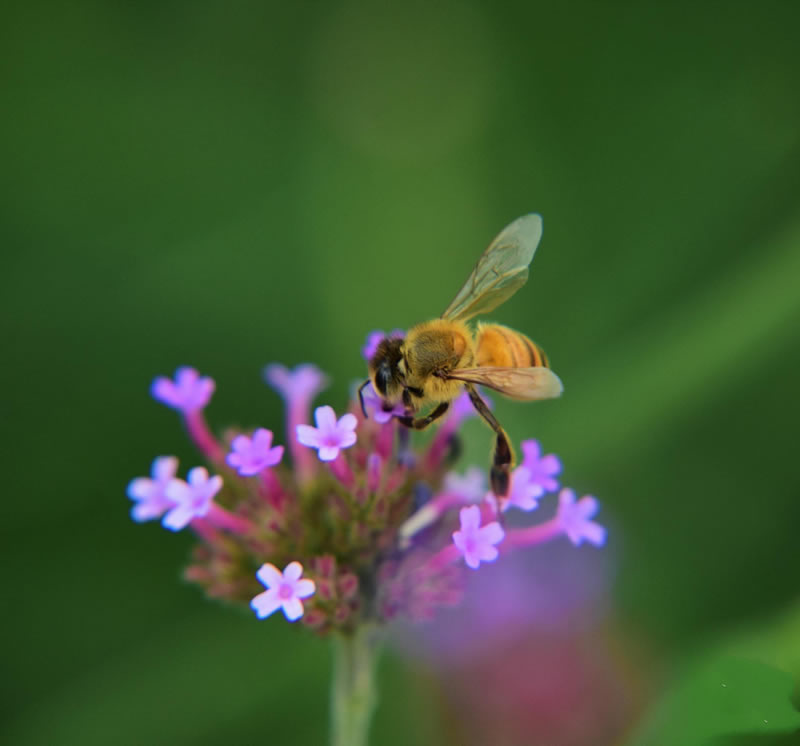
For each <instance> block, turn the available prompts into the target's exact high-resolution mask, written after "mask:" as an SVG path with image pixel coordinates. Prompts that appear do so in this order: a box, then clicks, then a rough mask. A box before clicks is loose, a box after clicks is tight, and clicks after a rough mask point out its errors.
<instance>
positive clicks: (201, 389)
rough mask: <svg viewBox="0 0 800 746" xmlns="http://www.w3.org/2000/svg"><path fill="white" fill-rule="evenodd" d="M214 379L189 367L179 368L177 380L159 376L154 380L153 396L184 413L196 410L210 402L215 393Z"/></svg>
mask: <svg viewBox="0 0 800 746" xmlns="http://www.w3.org/2000/svg"><path fill="white" fill-rule="evenodd" d="M214 385H215V384H214V381H213V379H211V378H209V377H208V376H203V377H202V378H201V377H200V374H199V373H198V372H197V371H196V370H195V369H194V368H189V367H183V368H178V370H177V371H175V380H174V381H173V380H171V379H169V378H165V377H164V376H159V377H158V378H156V379H155V380H154V381H153V385H152V386H151V388H150V393H151V394H152V395H153V398H154V399H156V400H158V401H160V402H161V403H163V404H166V405H167V406H168V407H172V408H173V409H177V410H178V411H179V412H182V413H183V414H190V413H192V412H196V411H198V410H200V409H203V407H205V406H206V404H208V402H209V400H210V399H211V395H212V394H213V393H214Z"/></svg>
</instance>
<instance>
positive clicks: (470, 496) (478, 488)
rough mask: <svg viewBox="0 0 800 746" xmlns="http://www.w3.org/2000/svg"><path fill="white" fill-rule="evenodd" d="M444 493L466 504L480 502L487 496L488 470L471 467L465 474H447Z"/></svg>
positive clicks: (451, 472) (443, 487) (443, 488)
mask: <svg viewBox="0 0 800 746" xmlns="http://www.w3.org/2000/svg"><path fill="white" fill-rule="evenodd" d="M442 492H444V493H446V494H448V495H453V496H454V497H459V498H460V499H461V500H463V502H465V503H477V502H480V501H481V500H482V499H483V497H484V495H485V494H486V470H485V469H480V468H478V467H477V466H470V467H469V469H467V470H466V471H465V472H464V473H463V474H457V473H456V472H454V471H450V472H448V473H447V474H445V477H444V484H443V486H442Z"/></svg>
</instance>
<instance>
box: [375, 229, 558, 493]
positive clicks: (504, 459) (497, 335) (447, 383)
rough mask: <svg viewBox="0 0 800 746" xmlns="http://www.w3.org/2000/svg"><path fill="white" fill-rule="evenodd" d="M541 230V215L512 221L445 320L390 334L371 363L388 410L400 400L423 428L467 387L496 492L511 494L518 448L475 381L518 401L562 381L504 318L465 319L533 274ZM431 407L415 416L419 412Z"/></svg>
mask: <svg viewBox="0 0 800 746" xmlns="http://www.w3.org/2000/svg"><path fill="white" fill-rule="evenodd" d="M541 236H542V219H541V217H540V216H539V215H536V214H530V215H523V216H522V217H521V218H517V220H515V221H514V222H513V223H511V224H510V225H509V226H507V227H506V228H505V229H504V230H503V231H502V232H501V233H500V234H499V235H498V236H497V238H495V239H494V241H492V243H491V244H489V248H487V249H486V251H484V252H483V254H482V255H481V257H480V259H478V263H477V264H476V265H475V269H474V270H473V271H472V274H470V276H469V277H468V278H467V281H466V282H465V283H464V285H463V287H462V288H461V290H459V291H458V294H457V295H456V297H455V298H454V299H453V301H452V303H450V305H449V306H448V307H447V309H446V310H445V312H444V313H443V314H442V315H441V317H440V318H438V319H434V320H432V321H425V322H423V323H422V324H417V325H416V326H414V327H412V328H411V329H409V330H408V334H407V335H406V336H405V338H397V337H393V336H392V337H386V338H384V339H383V340H382V341H381V342H380V343H379V344H378V346H377V348H376V350H375V354H374V355H373V356H372V358H371V359H370V360H369V362H368V371H369V378H368V379H367V380H366V381H364V383H363V384H362V385H361V387H360V388H359V397H360V400H361V408H362V411H363V412H364V416H365V417H366V409H365V407H364V398H363V393H362V392H363V389H364V387H365V386H367V385H368V384H369V383H372V386H373V388H374V389H375V391H376V392H377V394H378V395H379V396H380V397H381V399H382V400H383V406H384V408H385V409H386V410H387V411H390V410H391V409H393V408H394V407H395V406H399V405H400V403H401V402H402V404H403V406H404V407H405V414H403V415H395V416H396V418H397V419H398V420H399V421H400V423H401V424H403V425H405V426H406V427H408V428H413V429H414V430H422V429H424V428H426V427H428V425H430V424H431V423H432V422H435V421H436V420H438V419H439V418H440V417H441V416H442V415H443V414H444V413H445V412H447V409H448V407H449V406H450V402H452V401H453V399H455V398H456V397H457V396H458V395H459V394H460V393H461V391H462V390H464V389H466V391H467V393H468V394H469V398H470V400H471V401H472V404H473V406H474V407H475V409H476V410H477V411H478V413H479V414H480V416H481V417H482V418H483V419H484V420H485V421H486V422H487V423H488V424H489V426H490V427H491V428H492V429H493V430H494V432H495V435H496V438H495V447H494V455H493V458H492V466H491V469H490V472H489V479H490V484H491V488H492V492H494V494H495V495H496V496H497V497H498V498H501V497H505V496H507V495H508V490H509V482H510V473H511V469H512V467H513V465H514V451H513V449H512V447H511V442H510V441H509V439H508V436H507V435H506V433H505V431H504V430H503V428H502V426H501V425H500V423H499V422H498V421H497V418H496V417H495V416H494V414H492V412H491V410H490V409H489V407H488V406H487V404H486V402H485V401H484V400H483V399H482V398H481V396H480V394H479V393H478V391H477V390H476V388H475V386H476V384H477V385H481V386H486V387H487V388H490V389H494V390H495V391H498V392H500V393H501V394H503V395H504V396H507V397H509V398H511V399H517V400H520V401H533V400H537V399H552V398H555V397H557V396H560V395H561V392H562V391H563V386H562V385H561V381H560V380H559V378H558V376H557V375H556V374H555V373H553V371H551V370H550V367H549V363H548V360H547V357H546V356H545V354H544V352H543V351H542V350H541V349H540V348H539V346H538V345H536V343H535V342H533V341H532V340H531V339H529V338H528V337H527V336H525V335H524V334H522V333H521V332H517V331H514V330H513V329H509V328H508V327H506V326H501V325H500V324H490V323H479V324H478V325H477V327H476V328H475V329H474V330H473V329H472V328H471V327H470V326H468V325H467V321H469V320H470V319H472V318H473V317H475V316H478V315H481V314H486V313H489V312H490V311H492V310H494V309H495V308H497V307H498V306H499V305H500V304H502V303H504V302H505V301H507V300H508V299H509V298H510V297H511V296H512V295H513V294H514V293H516V292H517V290H519V289H520V288H521V287H522V286H523V285H524V284H525V282H526V281H527V279H528V265H529V264H530V263H531V260H532V259H533V255H534V253H535V251H536V247H537V246H538V245H539V239H540V238H541ZM428 408H432V409H430V412H429V413H428V414H426V415H424V416H421V417H416V416H415V415H416V414H417V413H418V412H419V411H420V410H426V409H428Z"/></svg>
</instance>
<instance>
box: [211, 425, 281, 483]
mask: <svg viewBox="0 0 800 746" xmlns="http://www.w3.org/2000/svg"><path fill="white" fill-rule="evenodd" d="M231 448H232V449H233V450H232V451H231V452H230V453H229V454H228V455H227V457H226V459H225V461H226V462H227V463H228V466H232V467H233V468H234V469H236V470H237V471H238V472H239V474H240V475H241V476H243V477H252V476H254V475H256V474H258V473H259V472H261V471H263V470H264V469H266V468H267V467H270V466H276V465H277V464H279V463H280V461H281V458H282V457H283V446H275V447H274V448H273V447H272V432H271V431H270V430H265V429H264V428H263V427H260V428H258V430H256V431H255V432H254V433H253V437H252V438H248V437H247V436H246V435H237V436H236V437H235V438H234V439H233V442H232V443H231Z"/></svg>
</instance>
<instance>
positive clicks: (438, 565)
mask: <svg viewBox="0 0 800 746" xmlns="http://www.w3.org/2000/svg"><path fill="white" fill-rule="evenodd" d="M460 559H461V552H459V551H458V547H457V546H456V545H455V544H448V545H447V546H446V547H445V548H444V549H440V550H439V551H438V552H437V553H436V554H434V555H433V557H431V558H430V559H429V560H428V562H427V563H426V565H427V567H428V569H430V570H433V571H436V570H441V569H442V568H443V567H447V565H452V564H453V563H455V562H458V560H460Z"/></svg>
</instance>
